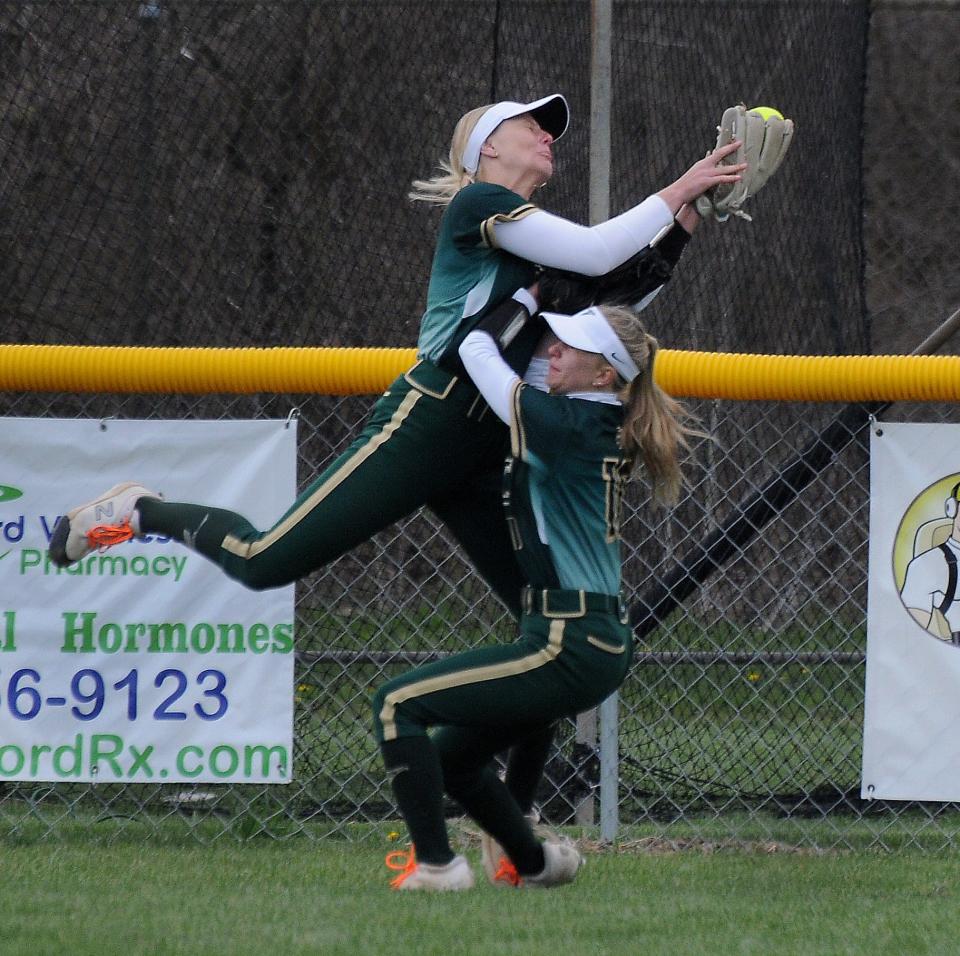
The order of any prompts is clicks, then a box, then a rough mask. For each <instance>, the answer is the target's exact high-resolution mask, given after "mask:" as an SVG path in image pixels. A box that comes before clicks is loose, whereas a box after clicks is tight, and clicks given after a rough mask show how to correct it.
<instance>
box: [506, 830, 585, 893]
mask: <svg viewBox="0 0 960 956" xmlns="http://www.w3.org/2000/svg"><path fill="white" fill-rule="evenodd" d="M543 859H544V867H543V870H542V871H541V872H540V873H537V874H536V875H535V876H525V877H523V878H522V880H521V884H520V885H521V886H542V887H548V886H562V885H563V884H564V883H572V882H573V881H574V879H575V878H576V875H577V871H578V870H579V869H580V867H581V866H583V862H584V860H583V857H582V856H581V854H580V851H579V850H578V849H577V848H576V847H575V846H574V845H573V843H572V842H571V841H570V840H567V839H564V838H560V839H551V840H547V841H546V842H545V843H544V844H543Z"/></svg>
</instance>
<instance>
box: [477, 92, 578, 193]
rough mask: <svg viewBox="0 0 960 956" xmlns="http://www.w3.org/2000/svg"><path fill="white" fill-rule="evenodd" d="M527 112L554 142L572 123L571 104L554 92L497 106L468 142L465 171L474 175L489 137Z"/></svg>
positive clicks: (482, 121)
mask: <svg viewBox="0 0 960 956" xmlns="http://www.w3.org/2000/svg"><path fill="white" fill-rule="evenodd" d="M524 113H529V114H530V115H531V116H532V117H533V118H534V119H535V120H536V121H537V122H538V123H539V124H540V126H541V127H543V129H545V130H546V131H547V132H548V133H549V134H550V135H551V136H552V137H553V139H554V142H556V141H557V140H558V139H560V137H561V136H563V134H564V133H565V132H566V130H567V125H568V124H569V122H570V110H569V109H568V108H567V101H566V100H565V99H564V97H563V96H561V95H560V94H559V93H552V94H551V95H550V96H545V97H544V98H543V99H542V100H535V101H534V102H533V103H514V102H513V101H512V100H504V101H503V102H501V103H494V105H493V106H491V107H490V109H488V110H487V111H486V113H484V114H483V116H481V117H480V119H479V120H478V121H477V125H476V126H474V128H473V132H472V133H471V134H470V138H469V139H468V140H467V148H466V149H465V150H464V151H463V168H464V169H465V170H466V171H467V172H468V173H470V175H471V176H472V175H473V174H474V173H475V172H476V171H477V167H478V166H479V165H480V147H481V146H483V144H484V143H485V142H486V141H487V138H488V137H489V136H491V135H492V134H493V131H494V130H495V129H496V128H497V127H498V126H499V125H500V124H501V123H502V122H503V121H504V120H508V119H513V117H514V116H522V115H523V114H524Z"/></svg>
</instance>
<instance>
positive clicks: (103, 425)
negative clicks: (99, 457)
mask: <svg viewBox="0 0 960 956" xmlns="http://www.w3.org/2000/svg"><path fill="white" fill-rule="evenodd" d="M116 420H117V416H116V415H107V417H106V418H101V419H100V431H102V432H105V431H106V430H107V422H114V421H116Z"/></svg>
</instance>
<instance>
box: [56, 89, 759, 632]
mask: <svg viewBox="0 0 960 956" xmlns="http://www.w3.org/2000/svg"><path fill="white" fill-rule="evenodd" d="M567 123H568V109H567V103H566V100H565V99H564V98H563V97H562V96H560V95H559V94H553V95H550V96H547V97H544V98H543V99H540V100H536V101H535V102H532V103H525V104H524V103H517V102H501V103H496V104H494V105H493V106H487V107H481V108H479V109H475V110H472V111H471V112H469V113H467V114H466V115H465V116H463V117H462V118H461V120H460V121H459V122H458V124H457V126H456V129H455V131H454V135H453V140H452V142H451V146H450V153H449V160H448V161H444V162H442V163H441V167H442V172H441V173H440V174H439V175H437V176H435V177H434V178H432V179H429V180H425V181H417V182H415V183H414V184H413V185H414V191H413V193H412V194H411V195H412V196H413V197H414V198H416V199H419V200H424V201H430V202H434V203H438V204H441V205H443V206H444V207H445V210H444V215H443V217H442V221H441V225H440V233H439V238H438V241H437V246H436V253H435V258H434V262H433V268H432V271H431V275H430V284H429V289H428V296H427V307H426V311H425V313H424V315H423V318H422V322H421V326H420V335H419V341H418V355H419V361H418V362H417V363H416V365H414V366H413V368H411V369H410V370H409V371H407V372H406V373H405V374H404V375H401V376H400V377H399V378H398V379H397V380H396V381H395V382H394V383H393V384H392V385H391V386H390V388H389V389H388V390H387V391H386V392H385V393H384V395H383V396H382V397H381V398H380V399H379V400H378V401H377V403H376V405H375V406H374V408H373V411H372V414H371V416H370V418H369V419H368V421H367V423H366V426H365V428H364V429H363V431H362V432H361V434H360V435H359V436H358V438H357V439H356V440H355V441H354V442H353V443H352V444H351V445H350V446H349V448H348V449H347V450H346V452H345V453H344V454H342V455H341V456H340V457H339V458H338V459H337V460H336V461H334V462H333V464H331V465H330V466H329V467H328V468H327V469H325V470H324V471H323V472H322V473H321V474H320V475H319V476H318V477H317V478H316V479H315V480H314V481H313V482H312V483H311V484H310V485H309V486H308V487H307V488H306V489H305V490H304V491H303V492H302V493H301V494H300V495H299V497H298V498H297V499H296V501H294V502H293V504H292V505H291V507H290V508H289V509H288V511H287V512H286V513H285V514H284V515H282V516H281V517H280V519H279V520H278V521H277V522H276V523H275V524H274V525H273V526H272V527H270V528H268V529H266V530H259V529H257V528H255V527H254V526H253V525H252V524H251V523H250V522H249V521H248V520H247V519H246V518H244V517H243V516H242V515H239V514H237V513H236V512H234V511H231V510H228V509H225V508H218V507H214V506H212V505H211V504H210V503H202V504H191V503H182V502H173V501H165V500H162V499H161V497H160V496H159V495H158V494H157V493H156V492H154V491H151V490H150V489H148V488H146V487H144V486H142V485H140V484H138V483H136V482H124V483H122V484H119V485H116V486H114V487H113V488H111V489H109V490H108V491H107V492H105V493H103V494H101V495H98V496H97V497H95V498H94V499H93V500H91V501H88V502H87V503H85V504H83V505H80V506H79V507H76V508H73V509H72V510H71V511H69V512H68V513H67V514H66V515H65V516H64V517H63V518H61V520H60V521H59V522H58V524H57V526H56V528H55V531H54V534H53V536H52V539H51V542H50V548H49V551H50V557H51V560H52V561H54V563H56V564H58V565H61V566H65V565H69V564H72V563H73V562H75V561H78V560H80V559H81V558H82V557H84V556H85V555H86V554H88V553H89V552H90V551H91V550H93V549H95V548H103V547H109V546H111V545H114V544H118V543H120V542H121V541H123V540H126V539H129V538H130V537H133V536H136V535H140V534H148V533H149V534H162V535H167V536H169V537H172V538H174V539H175V540H177V541H180V542H182V543H184V544H185V545H187V547H189V548H191V549H193V550H194V551H196V552H198V553H199V554H201V555H204V556H205V557H207V558H209V559H210V560H212V561H214V562H216V563H217V564H218V565H219V566H220V567H221V568H222V569H223V570H224V571H225V572H226V573H227V574H228V575H230V576H231V577H233V578H235V579H236V580H238V581H241V582H242V583H243V584H245V585H247V586H248V587H251V588H255V589H262V588H271V587H279V586H282V585H286V584H289V583H290V582H292V581H295V580H297V579H299V578H301V577H304V576H305V575H307V574H309V573H311V572H313V571H316V570H317V569H318V568H321V567H323V566H324V565H326V564H328V563H329V562H331V561H333V560H334V559H335V558H337V557H339V556H340V555H342V554H344V553H345V552H347V551H349V550H350V549H351V548H353V547H354V546H356V545H357V544H359V543H361V542H363V541H366V540H367V539H369V538H370V537H371V536H373V535H374V534H375V533H376V532H378V531H380V530H382V529H384V528H386V527H387V526H389V525H390V524H392V523H393V522H395V521H397V520H399V519H400V518H403V517H405V516H406V515H409V514H411V513H413V512H414V511H416V510H417V509H418V508H420V507H421V506H426V507H428V508H430V509H431V510H432V511H433V512H434V513H435V514H436V515H437V516H438V517H439V518H440V519H441V520H442V521H444V523H445V524H446V525H447V526H448V528H449V529H450V530H451V532H452V533H453V535H454V536H455V537H456V538H457V539H458V540H459V542H460V544H461V545H462V547H463V548H464V550H465V551H466V553H467V555H468V556H469V557H470V559H471V560H472V561H473V563H474V565H475V566H476V568H477V570H478V571H479V572H480V573H481V574H482V575H483V576H484V578H485V579H486V580H487V582H488V583H489V584H490V586H491V587H492V588H493V590H494V591H495V592H496V594H497V595H498V596H499V597H500V599H501V600H502V601H503V602H504V604H505V605H506V606H507V608H508V609H509V610H510V611H511V612H512V613H513V614H514V616H518V615H519V613H520V594H521V588H522V586H523V583H524V582H523V576H522V574H521V572H520V569H519V566H518V565H517V562H516V560H515V559H514V557H513V552H512V549H511V546H510V536H509V532H508V528H507V523H506V520H505V519H504V516H503V514H502V509H501V507H500V489H499V474H500V468H501V464H502V461H503V458H504V455H505V453H506V450H507V431H506V429H505V428H504V426H503V424H502V423H501V422H500V420H499V419H498V418H497V416H495V415H493V414H491V413H490V411H489V409H488V407H487V405H486V403H485V402H484V401H483V399H482V397H481V396H480V395H479V394H478V392H477V388H476V386H475V385H474V384H473V383H472V382H471V381H470V380H469V379H468V378H466V377H465V376H463V375H459V374H457V373H456V367H457V366H458V361H459V359H458V356H457V352H456V350H457V347H458V346H459V344H460V342H461V341H462V339H463V338H464V336H465V335H466V334H467V332H468V331H469V330H470V329H471V328H473V327H474V326H475V325H476V324H477V323H478V322H479V321H480V320H481V319H482V318H483V317H484V316H486V315H487V314H488V313H489V311H490V310H491V309H493V308H495V307H496V306H498V305H499V304H501V303H503V302H504V301H505V300H506V301H507V302H508V304H509V297H510V295H511V293H514V291H515V290H521V291H518V292H517V296H518V298H519V300H520V302H521V303H522V304H523V305H524V306H525V307H526V311H528V312H533V311H534V310H535V308H536V303H535V301H534V300H533V299H532V298H531V297H530V296H529V295H528V294H527V293H525V292H523V291H522V290H523V289H525V288H526V287H529V286H531V285H532V283H533V282H534V280H535V278H536V275H537V269H538V267H539V266H550V267H554V268H557V269H564V270H575V271H576V272H578V273H583V274H588V275H601V274H603V273H606V272H608V271H610V270H611V269H614V268H615V267H616V266H618V265H620V264H621V263H623V262H624V261H625V260H627V259H628V258H629V257H630V256H632V255H634V254H635V253H637V252H638V250H642V249H644V248H645V247H647V246H648V245H649V244H650V243H651V242H652V241H653V240H654V238H655V237H657V236H658V235H659V234H661V233H662V232H663V231H664V230H670V231H671V232H672V231H676V232H682V233H684V234H686V233H689V231H691V230H692V229H693V228H694V226H695V224H696V222H697V221H698V214H697V213H696V212H695V211H694V210H693V208H692V206H691V205H690V203H692V202H693V201H694V200H695V199H696V198H697V197H698V196H700V195H702V194H703V193H704V192H705V191H707V190H709V189H711V188H712V187H714V186H716V185H718V184H729V183H732V182H735V181H737V180H739V179H740V173H741V172H742V170H743V168H744V167H743V166H735V165H734V166H726V165H720V163H721V160H722V159H723V158H724V157H726V156H727V155H729V153H730V152H731V150H732V149H733V148H734V146H735V145H736V144H730V145H728V146H724V147H719V148H717V149H715V150H713V151H712V152H711V153H710V154H709V155H708V156H707V157H706V158H704V159H702V160H700V161H699V162H697V163H695V164H694V165H693V166H692V167H691V168H690V169H689V170H688V171H687V172H686V173H684V174H683V175H682V176H681V177H680V178H679V179H678V180H676V182H674V183H672V184H671V185H669V186H667V187H666V188H665V189H663V190H661V191H660V192H659V193H656V194H655V195H652V196H650V197H648V198H647V199H645V200H644V201H643V202H641V203H640V204H639V205H638V206H635V207H633V208H632V209H629V210H627V211H626V212H625V213H622V214H621V215H619V216H617V217H615V218H613V219H610V220H609V221H607V222H604V223H601V224H599V225H597V226H593V227H589V228H588V227H584V226H580V225H577V224H575V223H573V222H570V221H568V220H565V219H562V218H560V217H557V216H554V215H551V214H550V213H548V212H545V211H543V210H541V209H540V208H539V207H537V206H536V205H535V204H533V203H532V202H531V201H530V200H531V197H532V195H533V193H534V191H535V190H536V189H537V188H538V187H539V186H541V185H543V184H544V183H546V182H547V181H548V180H549V179H550V177H551V176H552V175H553V144H554V142H555V141H556V140H557V139H559V138H560V137H561V136H562V135H563V133H564V131H565V130H566V128H567ZM675 217H676V222H675ZM671 226H675V229H671ZM537 334H538V333H537V330H536V326H535V325H534V324H532V323H531V324H530V326H528V327H527V328H525V329H523V330H522V331H521V333H520V334H518V335H517V336H516V337H515V339H514V340H513V343H512V345H511V347H510V348H509V349H508V350H507V353H506V357H507V360H508V362H510V364H511V367H513V368H514V369H515V370H517V371H518V372H522V371H523V370H524V369H525V368H526V367H527V364H528V361H529V359H530V357H531V355H532V354H533V351H534V348H535V345H536V338H537ZM541 361H542V360H541ZM452 369H453V370H452ZM237 467H238V468H242V467H243V462H242V461H238V462H237Z"/></svg>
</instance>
